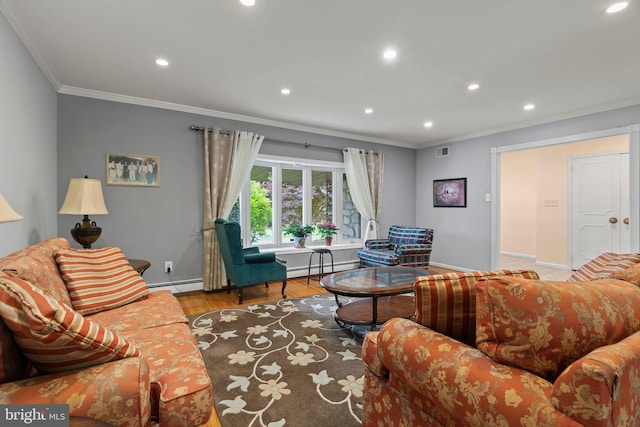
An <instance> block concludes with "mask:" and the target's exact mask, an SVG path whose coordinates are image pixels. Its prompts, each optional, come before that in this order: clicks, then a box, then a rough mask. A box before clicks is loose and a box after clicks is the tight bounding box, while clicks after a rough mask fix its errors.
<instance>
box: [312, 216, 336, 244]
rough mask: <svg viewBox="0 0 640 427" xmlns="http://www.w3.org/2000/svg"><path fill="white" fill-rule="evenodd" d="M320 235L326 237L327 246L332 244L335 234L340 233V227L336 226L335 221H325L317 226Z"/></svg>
mask: <svg viewBox="0 0 640 427" xmlns="http://www.w3.org/2000/svg"><path fill="white" fill-rule="evenodd" d="M317 228H318V231H319V232H320V235H321V236H322V237H324V244H325V245H327V246H331V242H332V241H333V235H334V234H337V233H338V230H339V228H338V227H336V225H335V224H334V223H332V222H331V221H325V222H322V223H320V224H318V226H317Z"/></svg>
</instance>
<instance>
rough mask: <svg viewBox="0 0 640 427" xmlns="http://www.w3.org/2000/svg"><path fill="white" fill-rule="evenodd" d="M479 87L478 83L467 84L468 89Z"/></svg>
mask: <svg viewBox="0 0 640 427" xmlns="http://www.w3.org/2000/svg"><path fill="white" fill-rule="evenodd" d="M479 88H480V85H479V84H478V83H471V84H469V86H467V89H469V90H478V89H479Z"/></svg>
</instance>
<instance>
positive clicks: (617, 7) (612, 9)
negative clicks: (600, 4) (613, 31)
mask: <svg viewBox="0 0 640 427" xmlns="http://www.w3.org/2000/svg"><path fill="white" fill-rule="evenodd" d="M627 6H629V2H628V1H619V2H617V3H614V4H612V5H611V6H609V7H608V8H607V13H616V12H620V11H621V10H623V9H626V8H627Z"/></svg>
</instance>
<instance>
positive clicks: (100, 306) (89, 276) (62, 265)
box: [54, 247, 149, 315]
mask: <svg viewBox="0 0 640 427" xmlns="http://www.w3.org/2000/svg"><path fill="white" fill-rule="evenodd" d="M54 258H55V260H56V262H57V263H58V268H59V269H60V274H61V275H62V279H63V280H64V282H65V284H66V285H67V290H68V291H69V296H70V297H71V304H72V305H73V308H75V309H76V311H78V312H79V313H80V314H85V315H86V314H91V313H97V312H99V311H104V310H109V309H112V308H115V307H120V306H123V305H126V304H129V303H131V302H133V301H136V300H139V299H142V298H145V297H146V296H147V295H148V294H149V287H148V286H147V284H146V282H145V281H144V279H142V276H140V274H138V273H137V272H136V271H135V270H134V269H133V268H132V267H131V265H129V261H127V258H126V257H125V256H124V254H123V253H122V251H121V250H120V248H116V247H107V248H102V249H88V250H87V249H59V250H57V251H56V252H55V253H54Z"/></svg>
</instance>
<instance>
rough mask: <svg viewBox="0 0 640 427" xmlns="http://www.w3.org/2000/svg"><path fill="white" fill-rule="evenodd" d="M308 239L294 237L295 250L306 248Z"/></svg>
mask: <svg viewBox="0 0 640 427" xmlns="http://www.w3.org/2000/svg"><path fill="white" fill-rule="evenodd" d="M306 239H307V238H306V237H295V236H294V237H293V247H294V248H304V244H305V243H306V242H305V241H306Z"/></svg>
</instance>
